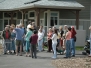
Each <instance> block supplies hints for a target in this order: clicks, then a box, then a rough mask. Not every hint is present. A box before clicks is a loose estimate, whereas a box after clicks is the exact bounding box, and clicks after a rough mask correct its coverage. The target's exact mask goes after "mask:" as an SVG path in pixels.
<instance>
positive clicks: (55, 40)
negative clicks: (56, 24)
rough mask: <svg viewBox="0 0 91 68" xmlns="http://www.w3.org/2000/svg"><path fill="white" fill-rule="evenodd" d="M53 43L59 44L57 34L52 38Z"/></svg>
mask: <svg viewBox="0 0 91 68" xmlns="http://www.w3.org/2000/svg"><path fill="white" fill-rule="evenodd" d="M52 43H53V44H54V43H56V44H57V34H53V36H52Z"/></svg>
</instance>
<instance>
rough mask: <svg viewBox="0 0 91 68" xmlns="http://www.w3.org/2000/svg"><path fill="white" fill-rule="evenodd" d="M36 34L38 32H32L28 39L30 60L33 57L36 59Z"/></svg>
mask: <svg viewBox="0 0 91 68" xmlns="http://www.w3.org/2000/svg"><path fill="white" fill-rule="evenodd" d="M37 33H38V32H37V31H36V30H34V34H33V35H32V36H31V38H30V43H31V54H32V58H34V57H35V58H37V56H36V45H37V39H38V35H37ZM33 54H34V56H33Z"/></svg>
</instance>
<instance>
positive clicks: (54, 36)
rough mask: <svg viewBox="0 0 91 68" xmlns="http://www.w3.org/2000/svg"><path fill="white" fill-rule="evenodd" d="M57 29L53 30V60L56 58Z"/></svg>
mask: <svg viewBox="0 0 91 68" xmlns="http://www.w3.org/2000/svg"><path fill="white" fill-rule="evenodd" d="M57 35H58V33H57V29H54V34H53V36H52V49H53V52H54V53H53V54H54V55H53V57H52V58H53V59H55V58H57V52H56V46H57V38H58V36H57Z"/></svg>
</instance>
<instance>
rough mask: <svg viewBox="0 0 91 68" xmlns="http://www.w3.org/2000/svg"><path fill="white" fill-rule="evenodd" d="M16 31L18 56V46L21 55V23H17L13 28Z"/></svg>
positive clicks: (22, 32)
mask: <svg viewBox="0 0 91 68" xmlns="http://www.w3.org/2000/svg"><path fill="white" fill-rule="evenodd" d="M15 31H16V55H17V56H18V47H19V46H20V56H22V40H23V35H24V31H23V30H22V25H20V24H19V25H18V28H15Z"/></svg>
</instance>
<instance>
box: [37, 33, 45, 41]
mask: <svg viewBox="0 0 91 68" xmlns="http://www.w3.org/2000/svg"><path fill="white" fill-rule="evenodd" d="M43 37H44V33H43V32H38V40H41V39H43Z"/></svg>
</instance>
